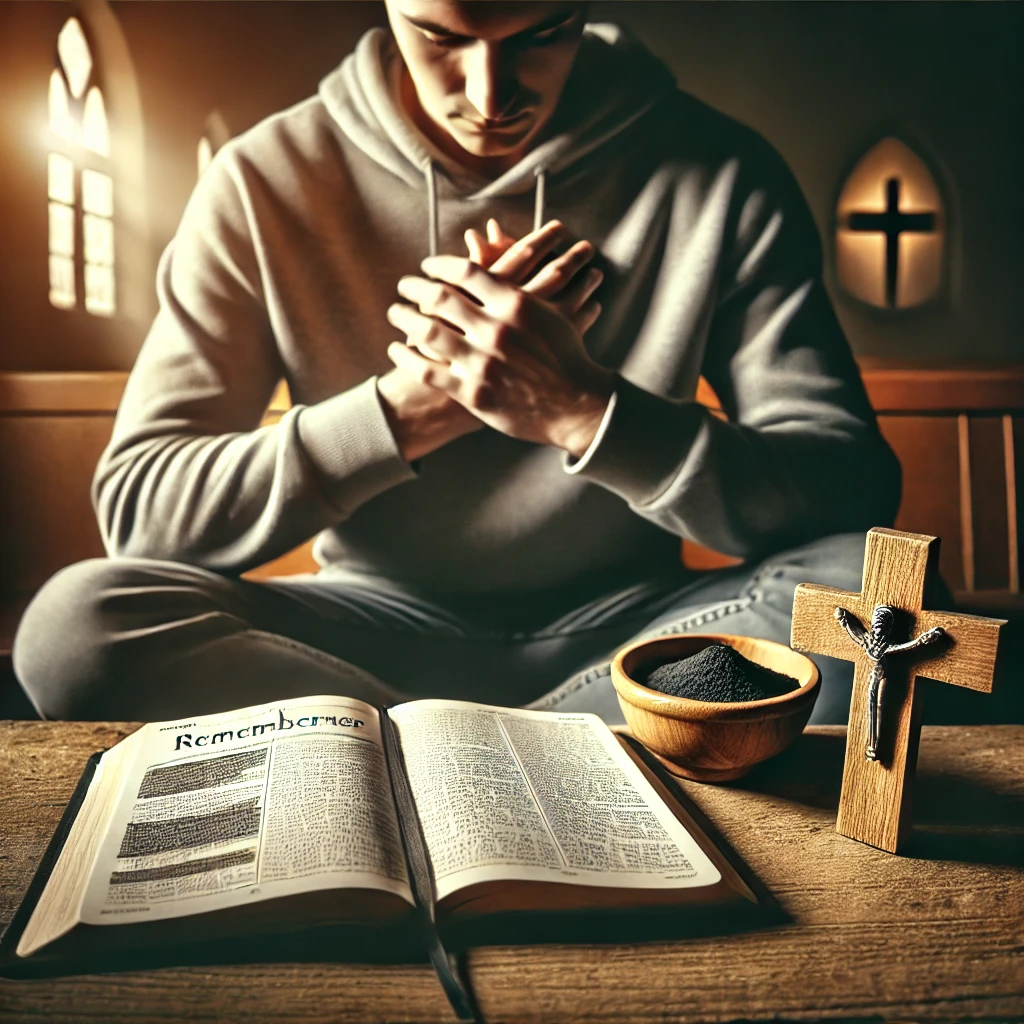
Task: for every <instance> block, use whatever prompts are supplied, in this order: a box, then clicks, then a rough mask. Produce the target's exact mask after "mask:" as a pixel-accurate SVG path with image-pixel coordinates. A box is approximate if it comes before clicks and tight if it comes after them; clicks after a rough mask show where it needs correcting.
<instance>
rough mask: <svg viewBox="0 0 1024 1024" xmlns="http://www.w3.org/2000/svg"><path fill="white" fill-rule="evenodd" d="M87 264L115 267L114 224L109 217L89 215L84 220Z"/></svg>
mask: <svg viewBox="0 0 1024 1024" xmlns="http://www.w3.org/2000/svg"><path fill="white" fill-rule="evenodd" d="M82 236H83V241H84V243H85V244H84V248H85V262H86V263H98V264H100V265H101V266H104V267H111V266H113V265H114V224H113V221H111V220H109V219H108V218H107V217H97V216H95V215H94V214H91V213H87V214H86V215H85V216H84V217H83V218H82Z"/></svg>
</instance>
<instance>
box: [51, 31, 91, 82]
mask: <svg viewBox="0 0 1024 1024" xmlns="http://www.w3.org/2000/svg"><path fill="white" fill-rule="evenodd" d="M57 55H58V56H59V57H60V62H61V64H62V65H63V67H64V73H65V74H66V75H67V76H68V85H70V86H71V95H72V96H74V97H75V99H76V100H79V99H81V98H82V95H83V94H84V93H85V87H86V85H88V84H89V75H91V74H92V54H91V53H90V52H89V44H88V43H87V42H86V39H85V33H84V32H83V31H82V26H81V23H80V22H79V20H78V19H77V18H68V20H67V21H66V22H65V23H64V27H63V28H62V29H61V30H60V35H58V36H57Z"/></svg>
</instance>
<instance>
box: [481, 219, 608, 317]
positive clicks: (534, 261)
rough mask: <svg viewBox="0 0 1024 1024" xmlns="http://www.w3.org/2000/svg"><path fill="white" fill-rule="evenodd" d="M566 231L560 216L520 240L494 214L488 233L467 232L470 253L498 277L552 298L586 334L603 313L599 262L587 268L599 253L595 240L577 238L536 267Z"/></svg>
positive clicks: (549, 299)
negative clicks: (598, 294) (597, 294)
mask: <svg viewBox="0 0 1024 1024" xmlns="http://www.w3.org/2000/svg"><path fill="white" fill-rule="evenodd" d="M565 234H566V231H565V228H564V227H563V225H562V224H561V222H559V221H557V220H551V221H548V222H547V224H545V225H544V226H543V227H541V228H539V229H538V230H536V231H531V232H530V233H529V234H528V235H524V236H523V237H522V238H520V239H519V240H518V241H517V240H516V239H514V238H513V237H512V236H511V235H507V234H505V232H504V230H503V229H502V227H501V225H500V224H499V223H498V222H497V221H496V220H495V219H494V218H493V217H492V218H491V219H490V220H489V221H488V222H487V236H486V237H484V236H483V235H481V234H480V233H479V232H477V231H475V230H474V229H473V228H470V229H469V230H468V231H467V232H466V235H465V238H466V248H467V249H468V250H469V258H470V259H471V260H472V261H473V262H474V263H478V264H479V265H480V266H481V267H484V268H486V269H487V270H489V271H490V272H491V274H492V275H493V276H494V277H497V278H498V279H499V280H502V281H510V282H511V283H512V284H518V285H520V286H521V287H522V289H523V291H524V292H528V293H529V294H531V295H536V296H537V297H538V298H541V299H547V300H548V301H549V302H551V303H552V304H553V305H555V306H556V307H557V308H558V309H559V310H561V312H562V313H564V314H565V315H566V316H567V317H568V318H569V319H570V320H572V321H573V323H574V324H575V325H576V327H577V328H578V329H579V331H580V333H581V334H586V333H587V331H588V330H590V328H591V327H592V326H593V325H594V322H595V321H596V320H597V318H598V316H599V315H600V313H601V304H600V303H599V302H597V301H596V300H595V299H593V298H592V296H593V294H594V292H595V291H596V290H597V288H598V286H599V285H600V284H601V281H602V279H603V277H604V275H603V274H602V273H601V271H600V270H598V269H597V267H590V268H589V269H587V270H586V272H585V273H584V272H583V268H584V267H586V265H587V264H588V263H589V262H590V261H591V260H592V259H593V257H594V247H593V246H592V245H591V244H590V242H587V241H579V242H576V244H575V245H573V246H571V247H570V248H569V249H568V251H566V252H565V253H563V254H562V255H560V256H558V257H556V258H555V259H553V260H551V262H550V263H548V264H546V265H545V266H543V267H541V269H540V270H537V271H536V273H534V271H535V269H536V267H537V266H538V264H539V263H540V261H541V260H542V259H544V258H545V257H546V256H547V255H548V254H549V253H550V252H551V251H552V249H554V247H555V246H556V245H557V244H558V243H559V242H560V241H561V240H562V239H563V238H564V237H565ZM531 274H533V276H532V277H531V276H530V275H531Z"/></svg>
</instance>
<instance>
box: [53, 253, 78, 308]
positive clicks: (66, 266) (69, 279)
mask: <svg viewBox="0 0 1024 1024" xmlns="http://www.w3.org/2000/svg"><path fill="white" fill-rule="evenodd" d="M75 301H76V299H75V264H74V261H73V260H72V259H71V257H70V256H55V255H54V254H53V253H50V303H51V305H54V306H56V307H57V308H58V309H73V308H74V305H75Z"/></svg>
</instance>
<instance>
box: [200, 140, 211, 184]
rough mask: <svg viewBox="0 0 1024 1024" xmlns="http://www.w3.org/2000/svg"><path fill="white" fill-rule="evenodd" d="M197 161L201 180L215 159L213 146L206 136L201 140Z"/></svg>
mask: <svg viewBox="0 0 1024 1024" xmlns="http://www.w3.org/2000/svg"><path fill="white" fill-rule="evenodd" d="M196 159H197V162H198V164H199V177H200V178H201V177H202V176H203V173H204V171H205V170H206V168H207V167H209V166H210V161H211V160H212V159H213V146H212V145H211V143H210V140H209V139H208V138H207V137H206V136H205V135H204V136H203V137H202V138H201V139H200V140H199V145H198V147H197V148H196Z"/></svg>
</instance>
